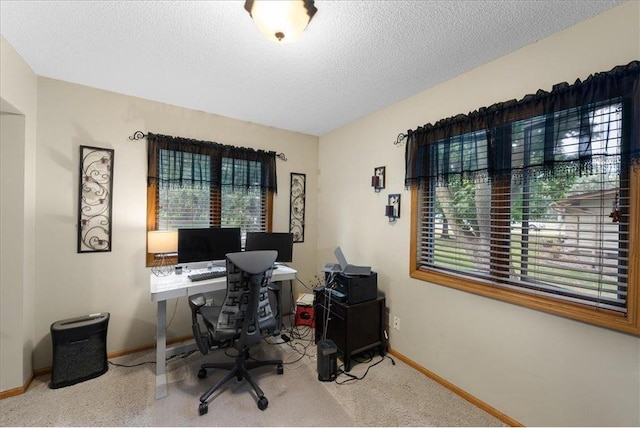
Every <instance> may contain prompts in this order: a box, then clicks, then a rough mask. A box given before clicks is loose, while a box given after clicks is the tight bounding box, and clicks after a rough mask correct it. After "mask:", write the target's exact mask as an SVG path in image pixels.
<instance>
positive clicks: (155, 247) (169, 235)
mask: <svg viewBox="0 0 640 428" xmlns="http://www.w3.org/2000/svg"><path fill="white" fill-rule="evenodd" d="M147 251H148V252H149V253H150V254H163V253H175V252H176V251H178V231H177V230H152V231H149V232H148V233H147Z"/></svg>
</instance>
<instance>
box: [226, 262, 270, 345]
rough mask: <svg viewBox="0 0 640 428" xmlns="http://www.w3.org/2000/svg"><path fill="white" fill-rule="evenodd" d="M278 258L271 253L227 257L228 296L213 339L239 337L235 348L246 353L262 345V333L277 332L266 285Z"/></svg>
mask: <svg viewBox="0 0 640 428" xmlns="http://www.w3.org/2000/svg"><path fill="white" fill-rule="evenodd" d="M277 256H278V252H277V251H272V250H265V251H245V252H240V253H229V254H227V294H226V296H225V300H224V304H223V305H222V309H221V311H220V315H219V316H218V324H217V326H216V328H215V333H214V337H224V336H226V337H228V336H229V335H238V333H239V336H236V337H237V340H236V341H235V343H234V347H235V348H236V349H243V348H246V347H250V346H254V345H257V344H259V343H260V341H261V340H262V332H263V331H267V332H269V333H271V332H273V331H274V330H275V329H276V327H277V323H276V319H275V317H274V316H273V313H272V311H271V305H270V303H269V290H268V288H267V285H268V284H269V282H270V281H271V274H272V272H273V263H274V262H275V260H276V257H277Z"/></svg>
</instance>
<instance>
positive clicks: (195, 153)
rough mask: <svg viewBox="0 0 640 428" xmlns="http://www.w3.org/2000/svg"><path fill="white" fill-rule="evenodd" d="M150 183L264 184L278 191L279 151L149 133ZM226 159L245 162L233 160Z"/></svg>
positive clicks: (210, 185)
mask: <svg viewBox="0 0 640 428" xmlns="http://www.w3.org/2000/svg"><path fill="white" fill-rule="evenodd" d="M147 144H148V148H147V153H148V165H147V166H148V169H147V171H148V184H151V183H154V182H155V183H161V184H163V185H168V186H183V185H190V186H195V187H215V188H219V187H221V186H222V185H231V186H233V187H234V188H238V187H244V188H248V187H250V186H260V187H261V188H262V189H268V190H270V191H273V192H274V193H277V178H276V152H270V151H264V150H255V149H250V148H243V147H234V146H229V145H224V144H219V143H214V142H210V141H198V140H193V139H188V138H182V137H172V136H167V135H159V134H152V133H148V134H147ZM223 159H235V160H236V161H245V162H243V165H242V168H238V167H237V164H238V162H234V163H231V165H232V167H233V169H232V170H231V171H230V170H229V168H230V167H229V166H228V165H229V163H228V162H224V163H223Z"/></svg>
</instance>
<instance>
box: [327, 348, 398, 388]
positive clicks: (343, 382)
mask: <svg viewBox="0 0 640 428" xmlns="http://www.w3.org/2000/svg"><path fill="white" fill-rule="evenodd" d="M385 358H388V359H390V360H391V364H393V365H394V366H395V365H396V362H395V360H394V359H393V358H391V357H390V356H389V355H380V360H379V361H377V362H375V363H373V364H371V365H370V366H369V367H367V370H365V372H364V374H363V375H362V376H360V377H358V376H355V375H352V374H351V373H348V372H346V371H344V365H343V366H342V368H341V369H339V370H338V374H337V376H336V379H335V380H334V382H335V383H336V384H337V385H344V384H345V383H348V382H355V381H357V380H362V379H364V378H365V377H366V376H367V373H369V370H370V369H371V368H373V367H375V366H377V365H378V364H380V363H381V362H383V361H384V360H385ZM354 361H356V362H359V363H362V361H358V360H357V359H354ZM371 361H373V356H369V358H368V361H366V362H367V363H368V362H371ZM340 375H345V376H347V377H348V379H345V380H343V381H339V380H338V376H340Z"/></svg>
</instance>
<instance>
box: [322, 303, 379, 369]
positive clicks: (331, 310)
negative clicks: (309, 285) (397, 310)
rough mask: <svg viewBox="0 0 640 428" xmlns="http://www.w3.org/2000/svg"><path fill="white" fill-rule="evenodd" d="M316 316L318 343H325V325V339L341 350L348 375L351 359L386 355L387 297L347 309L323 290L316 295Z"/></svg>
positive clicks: (346, 305) (349, 306)
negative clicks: (360, 355)
mask: <svg viewBox="0 0 640 428" xmlns="http://www.w3.org/2000/svg"><path fill="white" fill-rule="evenodd" d="M314 312H315V318H316V332H315V339H316V343H317V342H318V341H319V340H322V339H323V333H324V329H325V325H326V329H327V334H326V339H331V340H332V341H333V342H334V343H335V344H336V346H337V347H338V351H339V352H340V354H341V355H342V360H343V361H344V369H345V371H349V370H351V357H352V356H354V355H355V354H358V353H360V352H362V351H367V350H370V349H377V350H378V351H379V352H380V355H384V353H385V350H386V340H385V334H384V325H383V324H384V312H385V298H384V297H378V298H377V299H374V300H369V301H366V302H362V303H356V304H353V305H348V304H346V303H342V302H339V301H337V300H336V299H335V298H333V299H329V298H328V296H327V295H326V294H325V291H324V290H323V291H319V292H316V293H315V299H314ZM327 314H328V318H329V319H328V321H327V320H326V316H327ZM325 322H326V324H325Z"/></svg>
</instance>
